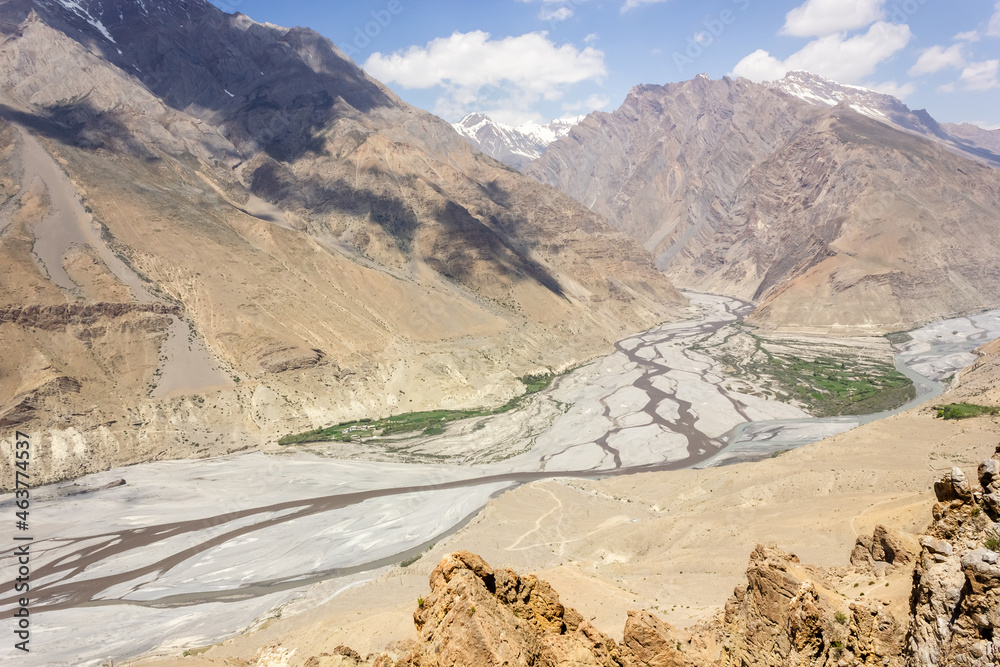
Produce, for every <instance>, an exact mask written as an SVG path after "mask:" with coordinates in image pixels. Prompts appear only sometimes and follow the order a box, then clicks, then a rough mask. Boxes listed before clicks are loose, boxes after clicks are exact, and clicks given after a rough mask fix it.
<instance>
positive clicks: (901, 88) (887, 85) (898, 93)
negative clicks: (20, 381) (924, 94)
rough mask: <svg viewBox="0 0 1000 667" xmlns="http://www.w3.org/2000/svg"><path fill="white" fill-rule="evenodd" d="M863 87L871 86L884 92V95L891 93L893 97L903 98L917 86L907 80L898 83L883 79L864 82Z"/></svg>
mask: <svg viewBox="0 0 1000 667" xmlns="http://www.w3.org/2000/svg"><path fill="white" fill-rule="evenodd" d="M864 87H865V88H871V89H872V90H877V91H879V92H880V93H885V94H886V95H892V96H893V97H896V98H899V99H901V100H905V99H906V97H907V96H908V95H912V94H913V93H914V92H915V91H916V90H917V87H916V86H915V85H913V84H912V83H910V82H909V81H907V82H906V83H903V84H899V83H896V82H895V81H883V82H882V83H866V84H864Z"/></svg>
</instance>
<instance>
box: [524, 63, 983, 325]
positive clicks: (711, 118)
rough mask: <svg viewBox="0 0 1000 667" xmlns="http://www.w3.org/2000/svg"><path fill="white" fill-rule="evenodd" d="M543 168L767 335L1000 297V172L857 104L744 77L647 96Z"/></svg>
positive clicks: (911, 318) (560, 144)
mask: <svg viewBox="0 0 1000 667" xmlns="http://www.w3.org/2000/svg"><path fill="white" fill-rule="evenodd" d="M994 157H995V156H994ZM991 165H992V166H991ZM526 173H528V174H530V175H532V176H534V177H535V178H537V179H538V180H540V181H542V182H544V183H549V184H551V185H554V186H556V187H558V188H560V189H561V190H563V191H564V192H566V193H568V194H570V195H571V196H572V197H574V198H575V199H576V200H577V201H579V202H581V203H583V204H585V205H586V206H588V207H590V208H591V209H592V210H594V211H597V212H599V213H601V214H603V215H605V216H607V218H608V219H609V220H610V221H611V222H612V223H613V224H615V225H616V226H618V228H619V229H622V230H623V231H626V232H628V233H629V234H630V235H632V236H633V237H634V238H635V239H636V240H638V241H639V242H641V243H642V244H643V245H644V246H645V247H646V248H647V249H648V250H649V251H650V252H652V253H653V255H654V257H656V261H657V265H658V266H659V267H660V268H662V269H663V270H664V271H665V272H666V273H667V274H668V275H669V276H670V277H671V278H672V280H674V281H675V282H676V283H677V284H678V285H682V286H685V287H690V288H693V289H696V290H701V291H708V292H714V293H725V294H733V295H736V296H740V297H743V298H747V299H753V300H755V301H758V302H759V303H760V309H759V310H758V312H757V313H755V315H754V316H753V318H751V319H752V321H756V322H757V323H758V324H760V325H770V326H786V327H812V328H816V329H820V330H825V331H831V332H834V333H837V332H851V331H853V332H868V333H870V332H884V331H892V330H901V329H906V328H909V327H910V326H911V325H914V324H916V323H918V322H923V321H925V320H928V319H932V318H934V317H939V316H942V315H946V314H951V313H956V312H960V311H969V310H974V309H977V308H981V307H986V306H995V305H996V304H997V300H996V297H995V295H996V294H997V291H996V290H997V287H1000V274H998V272H997V270H996V267H995V265H994V264H995V263H994V262H993V261H992V259H991V258H992V257H995V255H996V252H997V250H1000V248H998V247H997V246H996V245H995V244H996V243H997V241H996V238H997V236H996V233H995V232H996V225H997V220H998V219H1000V170H998V169H997V168H996V163H995V162H990V163H986V162H981V161H978V160H975V159H973V158H972V156H970V155H968V154H958V153H956V152H955V151H954V150H950V149H949V148H948V147H946V146H944V145H942V144H940V143H939V142H935V141H932V140H931V139H930V138H927V137H923V136H918V135H916V134H913V133H910V132H905V131H903V130H901V129H899V128H898V127H894V126H890V125H887V124H884V123H880V122H878V121H877V120H874V119H873V118H870V117H868V116H865V115H863V114H860V113H858V112H857V111H855V110H853V109H852V108H851V107H850V105H849V104H846V103H845V104H841V105H838V106H836V107H833V108H828V107H825V106H816V105H812V104H807V103H806V102H803V101H802V100H800V99H798V98H795V97H792V96H790V95H786V94H784V93H782V92H780V91H778V90H776V89H773V88H770V87H767V86H762V85H757V84H754V83H751V82H750V81H747V80H745V79H737V80H732V79H728V78H724V79H722V80H718V81H712V80H710V79H708V78H707V77H705V76H699V77H697V78H695V79H693V80H691V81H686V82H681V83H676V84H669V85H665V86H654V85H643V86H636V87H635V88H633V90H632V91H631V92H630V93H629V95H628V97H627V98H626V100H625V102H624V103H623V104H622V106H621V107H620V108H619V109H617V110H615V111H614V112H612V113H593V114H591V115H590V116H588V117H587V118H586V119H585V120H584V121H582V122H581V123H580V124H579V125H578V126H576V127H575V128H574V129H573V130H572V131H571V133H570V134H569V136H567V137H564V138H562V139H560V140H558V141H556V142H554V143H553V144H552V145H551V146H550V147H549V148H548V150H547V151H546V153H545V154H544V155H543V156H542V157H541V158H539V159H538V160H536V161H535V162H534V163H532V164H531V166H530V167H529V168H528V169H527V170H526Z"/></svg>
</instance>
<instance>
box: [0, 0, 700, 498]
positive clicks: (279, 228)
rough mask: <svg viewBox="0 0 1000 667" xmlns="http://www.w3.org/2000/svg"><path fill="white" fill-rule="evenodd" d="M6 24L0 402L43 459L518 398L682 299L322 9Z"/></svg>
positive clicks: (80, 10) (72, 471)
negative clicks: (474, 137) (356, 47)
mask: <svg viewBox="0 0 1000 667" xmlns="http://www.w3.org/2000/svg"><path fill="white" fill-rule="evenodd" d="M0 36H2V42H0V63H2V67H0V134H2V136H3V153H2V154H0V159H2V160H3V163H4V168H3V170H2V183H0V188H2V189H0V203H3V208H2V209H0V219H2V222H0V225H2V228H3V229H2V235H0V254H2V256H3V261H4V263H5V267H6V268H5V271H4V273H3V276H2V277H0V284H2V289H0V294H2V297H0V298H2V302H0V334H2V337H3V340H4V346H5V349H6V350H7V352H8V353H7V354H5V355H4V359H3V360H2V361H0V423H2V424H4V425H6V426H18V427H19V428H22V429H25V428H29V427H30V428H32V429H34V430H36V431H38V432H43V433H45V434H46V437H44V438H41V439H40V441H41V442H45V443H48V444H46V445H44V446H45V447H51V451H45V452H39V456H38V460H39V464H38V465H39V469H38V470H37V471H36V472H37V474H38V477H39V479H41V480H45V479H57V478H62V477H67V476H76V475H79V474H81V473H83V472H86V471H89V470H95V469H101V468H107V467H110V466H114V465H119V464H123V463H129V462H133V461H139V460H149V459H150V458H156V457H178V456H184V457H190V456H204V455H208V454H213V453H220V452H225V451H232V450H234V449H240V448H246V447H257V446H260V445H262V444H264V443H267V442H273V441H274V440H275V439H276V437H277V436H280V435H283V434H285V433H288V432H292V431H297V430H303V429H305V428H311V427H314V426H319V425H326V424H329V423H336V422H337V421H341V420H343V419H346V418H356V417H362V416H368V415H371V414H375V413H384V414H391V413H393V412H399V411H406V410H419V409H425V408H430V407H440V406H442V405H445V406H447V405H452V406H456V407H457V406H476V405H482V404H487V403H491V402H502V401H504V400H506V399H508V398H509V397H510V396H512V395H514V394H516V393H518V392H519V391H523V388H522V385H521V384H520V383H519V382H518V380H517V379H516V378H517V376H518V375H522V374H525V373H530V372H536V371H545V370H551V371H556V370H559V369H561V368H564V367H565V366H567V365H569V364H573V363H577V362H579V361H581V360H583V359H585V358H587V357H588V356H591V355H593V354H596V353H598V352H600V351H602V350H604V349H606V347H607V346H608V345H610V344H611V343H612V342H613V341H615V340H617V339H618V338H620V337H621V336H622V335H623V334H624V333H626V332H630V331H635V330H640V329H643V328H646V327H649V326H652V325H654V324H656V323H658V322H661V321H663V320H665V319H670V318H673V317H676V313H677V312H678V307H679V306H680V305H682V304H683V303H684V299H683V297H681V296H680V294H679V293H678V292H677V291H676V290H675V289H674V288H673V287H672V286H671V285H670V283H669V282H668V281H667V280H666V278H664V277H663V275H662V274H660V273H659V272H658V271H656V270H655V269H654V267H653V265H652V262H651V260H650V258H649V256H648V254H647V253H646V252H645V251H644V250H643V249H642V248H641V247H640V246H639V245H638V244H637V243H636V242H635V241H634V240H632V239H630V238H628V237H627V236H625V235H623V234H622V233H620V232H618V231H617V230H615V229H614V228H613V227H611V226H610V225H608V224H607V222H605V221H604V220H603V219H602V218H600V217H599V216H598V215H596V214H594V213H592V212H591V211H589V210H587V209H586V208H585V207H583V206H581V205H579V204H577V203H576V202H574V201H573V200H572V199H571V198H569V197H567V196H565V195H563V194H561V193H559V192H558V191H556V190H554V189H553V188H550V187H547V186H544V185H542V184H539V183H537V182H536V181H534V180H533V179H530V178H527V177H525V176H522V175H520V174H518V173H516V172H513V171H512V170H511V169H510V168H508V167H506V166H505V165H503V164H502V163H500V162H497V161H495V160H493V159H492V158H489V157H487V156H485V155H483V154H482V153H480V152H479V151H477V150H475V149H473V148H472V147H471V146H470V145H469V144H468V143H467V142H466V141H465V140H464V139H462V138H461V137H460V136H459V135H458V134H457V133H456V132H455V131H454V130H453V128H452V127H451V126H450V125H449V124H448V123H447V122H445V121H443V120H441V119H439V118H437V117H435V116H433V115H431V114H429V113H426V112H424V111H421V110H419V109H416V108H413V107H411V106H409V105H408V104H406V103H404V102H403V101H401V100H400V99H399V98H398V97H397V96H396V95H395V94H393V93H392V92H391V91H389V90H388V89H387V88H385V87H384V86H383V85H381V84H380V83H378V82H377V81H375V80H373V79H371V78H370V77H368V76H367V75H366V74H365V73H364V72H363V71H362V70H361V69H360V68H358V67H357V66H356V65H355V64H354V63H353V62H351V61H350V60H349V59H348V58H346V57H345V56H344V55H343V54H342V53H341V52H340V50H339V49H337V47H336V46H334V45H333V44H332V43H331V42H329V41H328V40H326V39H325V38H323V37H321V36H320V35H318V34H317V33H315V32H313V31H311V30H308V29H303V28H292V29H288V28H280V27H277V26H273V25H265V24H260V23H256V22H254V21H252V20H251V19H249V18H248V17H246V16H244V15H241V14H233V15H229V14H225V13H223V12H222V11H220V10H219V9H217V8H215V7H214V6H212V5H211V4H209V3H208V2H204V1H203V0H192V1H190V2H184V3H178V2H162V3H154V2H148V1H143V0H116V1H114V2H107V1H101V2H98V1H88V0H80V1H79V2H68V1H65V2H63V1H57V0H38V1H37V2H30V1H27V0H7V1H5V2H2V3H0ZM220 431H221V432H222V433H223V434H224V435H219V432H220ZM154 433H155V434H157V435H156V437H152V436H151V434H154ZM209 433H211V435H208V434H209ZM8 473H10V471H9V470H8V469H6V468H5V472H4V478H3V479H2V480H0V483H2V484H4V485H9V483H10V479H9V474H8Z"/></svg>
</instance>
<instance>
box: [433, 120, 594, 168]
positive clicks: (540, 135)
mask: <svg viewBox="0 0 1000 667" xmlns="http://www.w3.org/2000/svg"><path fill="white" fill-rule="evenodd" d="M583 119H584V116H574V117H570V118H557V119H556V120H554V121H552V122H550V123H547V124H545V125H541V124H539V123H533V122H527V123H522V124H520V125H518V126H516V127H511V126H509V125H504V124H503V123H498V122H497V121H495V120H493V119H492V118H490V117H489V116H487V115H486V114H482V113H470V114H468V115H467V116H466V117H465V118H463V119H462V120H460V121H459V122H457V123H453V125H452V126H453V127H454V128H455V130H456V131H458V133H459V134H461V135H462V136H463V137H465V138H466V139H467V140H468V142H469V143H470V144H472V145H473V146H475V147H476V148H478V149H479V150H481V151H482V152H484V153H486V154H487V155H489V156H490V157H492V158H496V159H497V160H500V161H501V162H503V163H504V164H507V165H510V166H511V167H514V168H515V169H517V170H522V169H524V167H526V166H528V164H530V163H531V161H532V160H537V159H538V158H539V157H541V156H542V153H544V152H545V149H546V148H547V147H548V145H549V144H551V143H552V142H553V141H555V140H556V139H559V138H561V137H565V136H566V135H567V134H569V131H570V130H571V129H572V128H573V126H574V125H576V124H577V123H579V122H580V121H581V120H583Z"/></svg>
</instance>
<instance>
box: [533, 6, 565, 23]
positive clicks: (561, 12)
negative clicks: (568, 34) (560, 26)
mask: <svg viewBox="0 0 1000 667" xmlns="http://www.w3.org/2000/svg"><path fill="white" fill-rule="evenodd" d="M571 16H573V10H572V9H570V8H569V7H542V11H540V12H538V18H540V19H542V20H543V21H565V20H566V19H568V18H569V17H571Z"/></svg>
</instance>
